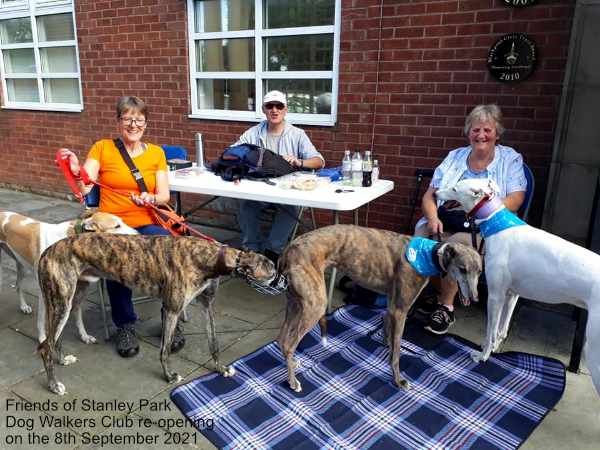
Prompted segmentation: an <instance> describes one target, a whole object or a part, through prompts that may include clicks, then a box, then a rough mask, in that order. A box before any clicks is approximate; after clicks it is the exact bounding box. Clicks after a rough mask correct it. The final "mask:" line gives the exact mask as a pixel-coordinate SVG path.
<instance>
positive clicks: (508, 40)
mask: <svg viewBox="0 0 600 450" xmlns="http://www.w3.org/2000/svg"><path fill="white" fill-rule="evenodd" d="M536 61H537V50H536V46H535V42H533V40H532V39H531V38H529V37H528V36H527V35H525V34H523V33H510V34H506V35H504V36H502V37H501V38H500V39H499V40H498V41H496V43H495V44H494V45H493V46H492V48H491V49H490V53H489V55H488V61H487V65H488V69H489V71H490V73H491V74H492V75H493V76H494V77H495V78H496V79H497V80H499V81H502V82H505V83H515V82H518V81H523V80H525V79H526V78H528V77H529V76H530V75H531V74H532V73H533V71H534V69H535V63H536Z"/></svg>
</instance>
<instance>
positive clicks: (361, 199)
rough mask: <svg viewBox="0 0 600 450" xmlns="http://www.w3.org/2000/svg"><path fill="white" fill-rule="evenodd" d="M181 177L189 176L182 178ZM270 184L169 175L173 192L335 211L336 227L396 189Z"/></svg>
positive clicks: (383, 183)
mask: <svg viewBox="0 0 600 450" xmlns="http://www.w3.org/2000/svg"><path fill="white" fill-rule="evenodd" d="M182 173H187V174H188V175H187V176H185V177H183V176H180V175H181V174H182ZM271 181H272V182H274V183H275V185H270V184H267V183H264V182H261V181H253V180H247V179H243V180H241V181H240V182H239V183H233V182H230V181H224V180H223V179H222V178H221V177H219V176H217V175H215V174H214V173H212V172H209V171H194V170H191V171H190V170H188V171H185V172H179V173H178V172H177V171H174V172H169V187H170V189H171V191H175V192H178V193H181V192H185V193H191V194H201V195H211V196H216V197H230V198H237V199H243V200H256V201H261V202H269V203H280V204H285V205H296V206H304V207H309V208H320V209H329V210H332V211H333V223H334V224H338V223H339V213H340V211H354V223H355V224H357V225H358V208H360V207H361V206H363V205H366V204H367V203H369V202H371V201H373V200H375V199H376V198H378V197H381V196H382V195H383V194H385V193H387V192H390V191H391V190H392V189H394V182H393V181H390V180H378V181H377V182H376V183H374V184H373V185H372V186H370V187H354V186H342V185H341V183H339V182H335V183H328V184H319V185H318V187H317V188H316V189H314V190H311V191H301V190H297V189H283V188H282V187H280V186H279V184H281V181H280V180H278V179H276V178H275V179H272V180H271ZM336 191H338V192H336ZM340 191H341V192H340ZM349 191H350V192H349ZM336 271H337V269H336V268H335V267H334V268H333V269H332V276H331V278H330V281H329V289H328V295H327V297H328V308H327V309H328V311H329V309H330V303H331V297H332V295H333V288H334V285H335V277H336Z"/></svg>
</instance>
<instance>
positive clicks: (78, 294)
mask: <svg viewBox="0 0 600 450" xmlns="http://www.w3.org/2000/svg"><path fill="white" fill-rule="evenodd" d="M89 285H90V283H89V282H88V281H84V280H79V281H78V282H77V289H76V290H75V296H74V297H73V309H74V310H75V325H76V326H77V332H78V333H79V339H81V341H82V342H84V343H86V344H95V343H96V342H97V339H96V338H95V337H94V336H92V335H91V334H88V332H87V330H86V329H85V324H84V323H83V313H82V310H81V309H82V308H81V305H82V303H83V300H85V296H86V294H87V290H88V287H89Z"/></svg>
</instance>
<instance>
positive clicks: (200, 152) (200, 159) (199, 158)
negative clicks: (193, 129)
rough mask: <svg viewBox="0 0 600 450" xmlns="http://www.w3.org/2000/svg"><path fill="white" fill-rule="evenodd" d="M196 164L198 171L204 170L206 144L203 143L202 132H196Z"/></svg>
mask: <svg viewBox="0 0 600 450" xmlns="http://www.w3.org/2000/svg"><path fill="white" fill-rule="evenodd" d="M195 142H196V165H197V166H198V169H197V170H198V171H203V170H204V145H203V144H202V133H196V136H195Z"/></svg>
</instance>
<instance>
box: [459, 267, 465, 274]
mask: <svg viewBox="0 0 600 450" xmlns="http://www.w3.org/2000/svg"><path fill="white" fill-rule="evenodd" d="M458 270H459V271H460V273H467V269H465V268H464V267H459V269H458Z"/></svg>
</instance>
